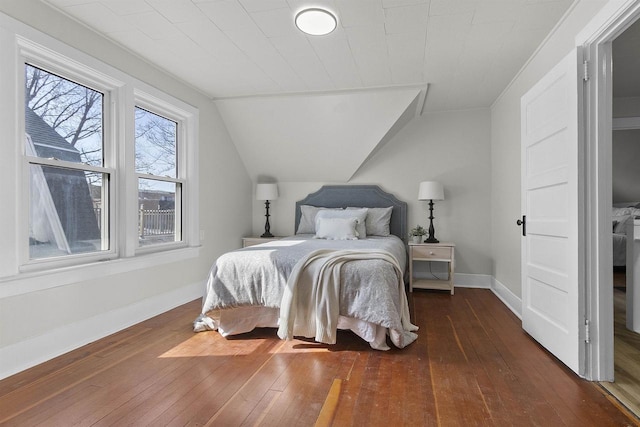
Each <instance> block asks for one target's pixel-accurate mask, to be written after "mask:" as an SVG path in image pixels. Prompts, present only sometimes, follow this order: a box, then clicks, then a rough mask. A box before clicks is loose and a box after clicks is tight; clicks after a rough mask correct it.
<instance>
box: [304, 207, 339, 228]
mask: <svg viewBox="0 0 640 427" xmlns="http://www.w3.org/2000/svg"><path fill="white" fill-rule="evenodd" d="M321 210H337V211H341V210H343V209H342V208H335V209H333V208H319V207H316V206H310V205H300V222H299V223H298V229H297V230H296V234H314V233H315V232H316V214H317V213H318V212H320V211H321Z"/></svg>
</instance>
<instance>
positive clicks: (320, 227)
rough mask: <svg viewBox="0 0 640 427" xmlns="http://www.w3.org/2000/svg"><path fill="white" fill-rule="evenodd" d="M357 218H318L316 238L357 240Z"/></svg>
mask: <svg viewBox="0 0 640 427" xmlns="http://www.w3.org/2000/svg"><path fill="white" fill-rule="evenodd" d="M357 223H358V220H357V219H355V218H316V235H315V236H314V238H315V239H327V240H357V239H358V237H357V236H356V224H357Z"/></svg>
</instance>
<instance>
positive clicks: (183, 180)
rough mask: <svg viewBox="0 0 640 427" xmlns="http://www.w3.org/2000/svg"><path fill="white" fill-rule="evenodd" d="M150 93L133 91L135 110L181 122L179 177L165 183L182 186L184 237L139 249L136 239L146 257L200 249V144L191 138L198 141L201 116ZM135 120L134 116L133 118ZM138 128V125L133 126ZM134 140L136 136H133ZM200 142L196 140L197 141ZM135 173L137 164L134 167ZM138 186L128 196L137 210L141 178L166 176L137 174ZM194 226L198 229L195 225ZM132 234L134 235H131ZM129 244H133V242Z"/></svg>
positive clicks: (185, 107)
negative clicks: (160, 252)
mask: <svg viewBox="0 0 640 427" xmlns="http://www.w3.org/2000/svg"><path fill="white" fill-rule="evenodd" d="M155 92H156V93H153V94H152V93H150V92H149V91H145V90H143V89H138V88H134V90H133V101H134V109H133V110H135V107H140V108H143V109H145V110H147V111H149V112H151V113H154V114H158V115H160V116H162V117H165V118H167V119H170V120H173V121H175V122H176V123H178V135H177V138H176V139H177V141H176V142H177V145H176V153H177V160H178V164H177V165H176V166H177V172H178V174H177V176H176V179H170V180H166V181H168V182H179V183H180V184H181V195H180V202H181V209H180V211H181V234H182V240H181V241H180V242H174V243H165V244H158V245H152V246H144V247H140V246H138V240H137V237H136V239H135V248H136V249H135V253H138V254H144V253H149V252H154V251H157V250H163V249H171V248H175V247H184V246H194V245H196V246H199V245H200V233H199V231H198V229H199V226H198V225H197V224H198V215H197V212H198V204H197V194H198V185H197V182H198V179H197V177H198V175H197V173H198V167H197V165H198V161H197V159H198V155H197V153H198V144H194V143H192V141H190V140H189V138H194V136H195V137H196V138H197V129H198V116H197V114H194V111H193V107H190V106H187V105H186V104H183V105H178V104H177V103H176V102H175V100H172V101H170V102H168V100H167V99H166V98H165V97H166V95H165V96H163V94H159V93H158V92H157V91H155ZM133 120H135V114H134V117H133ZM132 127H133V128H135V123H134V126H132ZM132 138H133V135H132ZM196 141H197V139H196ZM130 158H131V159H132V161H135V159H134V158H133V157H130ZM132 167H133V168H134V170H135V165H132ZM134 175H135V180H136V183H135V185H133V186H131V185H129V186H128V187H127V190H135V195H129V196H127V200H133V199H134V198H135V200H136V206H135V211H136V212H137V209H138V205H137V203H138V183H137V180H138V178H149V179H157V180H161V181H162V180H164V179H163V177H160V176H152V175H146V174H140V173H136V174H134ZM194 224H195V225H196V226H194ZM129 235H131V233H129ZM128 243H130V244H132V243H133V242H132V241H129V242H128Z"/></svg>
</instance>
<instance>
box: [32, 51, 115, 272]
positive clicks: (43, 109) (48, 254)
mask: <svg viewBox="0 0 640 427" xmlns="http://www.w3.org/2000/svg"><path fill="white" fill-rule="evenodd" d="M24 72H25V90H24V94H25V100H24V105H25V111H24V123H25V137H24V143H25V147H24V150H25V154H26V161H27V163H28V169H29V173H28V175H29V199H28V205H29V221H28V222H29V236H28V241H29V243H28V246H29V259H31V260H36V259H43V258H52V257H60V256H67V255H74V254H83V253H95V252H100V251H105V250H109V227H108V223H109V221H108V218H109V211H108V209H106V208H105V204H104V201H105V200H108V188H109V186H108V182H109V181H110V179H111V171H110V170H109V169H107V168H105V167H104V156H103V153H104V149H103V145H104V143H103V116H104V114H103V105H104V94H103V93H101V92H100V91H97V90H94V89H91V88H89V87H87V86H84V85H82V84H79V83H77V82H74V81H72V80H70V79H66V78H64V77H61V76H59V75H56V74H54V73H51V72H49V71H46V70H44V69H42V68H38V67H35V66H33V65H31V64H29V63H26V64H25V66H24Z"/></svg>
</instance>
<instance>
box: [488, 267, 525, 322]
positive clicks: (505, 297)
mask: <svg viewBox="0 0 640 427" xmlns="http://www.w3.org/2000/svg"><path fill="white" fill-rule="evenodd" d="M491 290H492V291H493V293H494V294H496V296H497V297H498V298H500V301H502V302H503V303H504V305H506V306H507V307H508V308H509V310H511V311H512V312H513V314H515V315H516V316H518V318H519V319H521V320H522V299H521V298H520V297H518V296H516V294H514V293H513V292H511V290H510V289H509V288H507V287H506V286H505V285H503V284H502V283H500V281H498V280H497V279H496V278H495V277H491Z"/></svg>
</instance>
